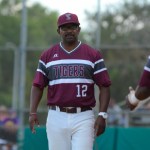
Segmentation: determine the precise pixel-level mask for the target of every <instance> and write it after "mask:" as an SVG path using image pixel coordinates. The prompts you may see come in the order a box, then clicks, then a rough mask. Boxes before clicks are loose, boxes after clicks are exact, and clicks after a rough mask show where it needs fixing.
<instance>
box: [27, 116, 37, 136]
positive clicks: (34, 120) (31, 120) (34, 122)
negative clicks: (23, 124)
mask: <svg viewBox="0 0 150 150" xmlns="http://www.w3.org/2000/svg"><path fill="white" fill-rule="evenodd" d="M29 125H30V130H31V131H32V133H36V130H35V128H34V126H35V125H37V126H39V121H38V118H37V115H30V116H29Z"/></svg>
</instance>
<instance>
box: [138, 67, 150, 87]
mask: <svg viewBox="0 0 150 150" xmlns="http://www.w3.org/2000/svg"><path fill="white" fill-rule="evenodd" d="M139 86H142V87H148V88H150V72H149V71H146V70H144V72H143V73H142V76H141V78H140V81H139Z"/></svg>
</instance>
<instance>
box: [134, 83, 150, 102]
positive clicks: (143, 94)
mask: <svg viewBox="0 0 150 150" xmlns="http://www.w3.org/2000/svg"><path fill="white" fill-rule="evenodd" d="M149 96H150V88H148V87H140V86H137V88H136V90H135V97H137V99H139V100H141V101H142V100H144V99H146V98H148V97H149Z"/></svg>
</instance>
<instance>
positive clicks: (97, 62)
mask: <svg viewBox="0 0 150 150" xmlns="http://www.w3.org/2000/svg"><path fill="white" fill-rule="evenodd" d="M102 61H104V59H100V60H98V61H96V62H95V63H94V64H98V63H99V62H102Z"/></svg>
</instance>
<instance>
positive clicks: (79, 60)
mask: <svg viewBox="0 0 150 150" xmlns="http://www.w3.org/2000/svg"><path fill="white" fill-rule="evenodd" d="M77 63H78V64H85V65H90V66H91V67H92V68H94V63H92V62H91V61H88V60H81V59H63V60H56V61H51V62H49V63H47V64H46V68H48V67H50V66H53V65H58V64H77Z"/></svg>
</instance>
